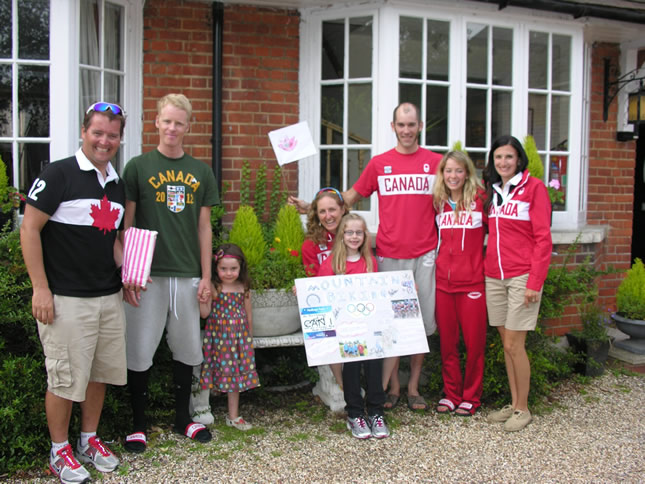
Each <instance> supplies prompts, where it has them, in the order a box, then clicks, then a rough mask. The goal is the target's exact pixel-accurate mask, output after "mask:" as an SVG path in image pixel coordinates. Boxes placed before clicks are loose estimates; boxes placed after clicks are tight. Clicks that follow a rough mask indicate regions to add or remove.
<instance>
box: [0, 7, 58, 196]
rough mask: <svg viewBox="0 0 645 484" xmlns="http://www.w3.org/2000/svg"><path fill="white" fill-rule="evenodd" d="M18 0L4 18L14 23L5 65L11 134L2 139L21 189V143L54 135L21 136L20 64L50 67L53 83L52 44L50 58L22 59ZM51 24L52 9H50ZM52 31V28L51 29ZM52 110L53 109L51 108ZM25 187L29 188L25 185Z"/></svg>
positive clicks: (47, 140)
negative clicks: (7, 67) (9, 86)
mask: <svg viewBox="0 0 645 484" xmlns="http://www.w3.org/2000/svg"><path fill="white" fill-rule="evenodd" d="M18 4H19V1H18V0H13V2H12V6H11V18H10V19H3V21H5V22H9V23H11V24H12V29H11V55H10V56H9V58H8V59H9V63H5V64H4V65H9V66H10V67H11V85H12V89H11V135H10V136H6V137H5V136H3V137H2V138H3V140H2V141H0V142H1V143H3V144H4V143H7V144H10V145H11V157H12V160H13V167H12V173H11V176H12V179H13V186H15V187H17V188H18V189H20V186H21V185H22V184H23V183H24V180H21V179H20V171H21V170H20V149H19V145H20V144H21V143H32V144H51V140H52V136H51V131H50V133H49V136H40V137H26V136H20V120H19V118H20V116H19V112H20V100H19V99H18V90H19V87H18V84H19V79H18V69H19V67H20V66H37V67H48V68H49V76H50V77H49V79H50V81H49V82H50V85H51V64H52V60H51V56H52V52H51V45H50V51H49V59H39V60H36V59H22V58H20V57H19V55H18V50H19V46H18V40H19V39H18V37H19V34H18V29H19V25H18ZM49 18H50V25H51V11H50V17H49ZM50 31H51V29H50ZM50 106H51V95H50ZM50 111H51V109H50ZM50 119H51V113H50ZM3 161H4V162H5V164H8V163H7V162H8V160H3ZM25 188H28V187H26V186H25Z"/></svg>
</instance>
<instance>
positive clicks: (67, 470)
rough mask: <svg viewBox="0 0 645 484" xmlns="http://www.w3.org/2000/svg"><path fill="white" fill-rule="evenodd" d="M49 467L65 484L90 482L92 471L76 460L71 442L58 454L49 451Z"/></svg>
mask: <svg viewBox="0 0 645 484" xmlns="http://www.w3.org/2000/svg"><path fill="white" fill-rule="evenodd" d="M49 469H50V470H51V471H52V474H54V475H55V476H56V477H58V478H59V479H60V482H62V483H63V484H78V483H83V482H90V473H89V472H87V469H85V467H83V466H82V465H81V464H80V463H79V462H78V461H77V460H76V457H74V451H73V450H72V446H71V445H69V444H67V445H66V446H65V447H63V448H62V449H60V450H59V451H58V452H56V454H52V453H51V452H50V453H49Z"/></svg>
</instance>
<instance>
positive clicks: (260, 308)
mask: <svg viewBox="0 0 645 484" xmlns="http://www.w3.org/2000/svg"><path fill="white" fill-rule="evenodd" d="M251 301H252V303H253V336H255V337H267V336H283V335H285V334H291V333H295V332H296V331H298V330H299V329H300V314H299V313H298V300H297V299H296V296H295V295H294V294H293V293H292V292H291V291H283V290H278V289H265V290H264V291H262V292H261V293H258V292H257V291H255V290H252V291H251Z"/></svg>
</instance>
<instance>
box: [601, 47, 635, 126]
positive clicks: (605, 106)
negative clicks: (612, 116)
mask: <svg viewBox="0 0 645 484" xmlns="http://www.w3.org/2000/svg"><path fill="white" fill-rule="evenodd" d="M612 70H614V71H615V68H614V69H612V67H611V64H610V59H608V58H605V76H604V81H605V82H604V89H603V103H602V120H603V121H607V114H608V112H609V105H610V104H611V102H612V101H613V100H614V99H615V98H616V96H617V95H618V93H619V92H620V90H621V89H622V88H623V87H625V86H626V85H627V84H629V83H630V82H633V81H640V82H639V89H638V90H637V91H636V92H633V93H631V94H629V123H636V124H638V123H640V122H643V121H645V89H643V80H645V76H642V77H636V74H637V73H638V71H639V68H638V67H637V68H636V69H634V70H633V71H630V72H628V73H627V74H624V75H622V76H620V77H619V78H618V79H616V80H615V81H610V80H609V76H610V73H611V71H612ZM612 88H613V89H612ZM610 90H612V92H611V93H610V92H609V91H610ZM632 106H633V107H632ZM632 109H633V114H632Z"/></svg>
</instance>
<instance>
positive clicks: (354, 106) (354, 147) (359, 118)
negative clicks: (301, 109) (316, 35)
mask: <svg viewBox="0 0 645 484" xmlns="http://www.w3.org/2000/svg"><path fill="white" fill-rule="evenodd" d="M321 36H322V39H321V40H322V41H321V79H320V124H319V126H320V186H321V187H326V186H333V187H337V188H339V189H341V190H345V189H347V188H350V187H351V186H352V185H353V184H354V183H355V182H356V180H358V176H359V175H360V174H361V172H362V171H363V169H364V168H365V166H366V165H367V162H368V161H369V160H370V158H371V155H372V113H373V103H372V99H373V92H372V91H373V79H372V76H373V73H372V51H373V49H374V46H373V43H374V40H373V37H374V33H373V18H372V17H371V16H365V17H350V18H340V19H334V20H326V21H323V22H322V30H321ZM369 206H370V200H369V199H365V200H361V201H360V202H359V203H358V204H356V205H355V208H356V209H358V210H369Z"/></svg>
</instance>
